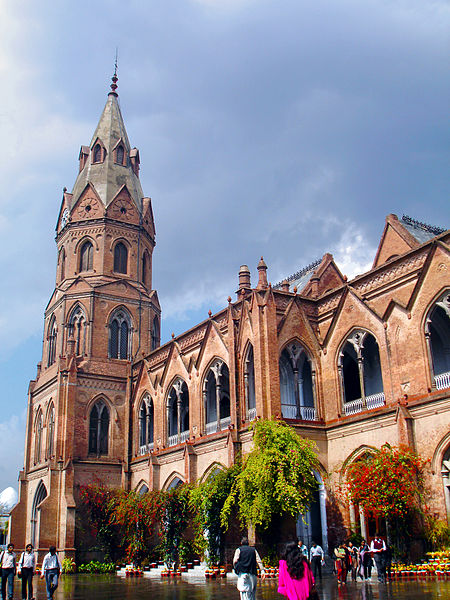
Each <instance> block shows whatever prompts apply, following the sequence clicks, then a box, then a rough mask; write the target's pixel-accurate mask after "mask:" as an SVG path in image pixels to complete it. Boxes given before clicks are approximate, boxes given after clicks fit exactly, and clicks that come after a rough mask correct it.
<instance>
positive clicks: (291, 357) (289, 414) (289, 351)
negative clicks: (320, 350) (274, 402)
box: [279, 341, 318, 421]
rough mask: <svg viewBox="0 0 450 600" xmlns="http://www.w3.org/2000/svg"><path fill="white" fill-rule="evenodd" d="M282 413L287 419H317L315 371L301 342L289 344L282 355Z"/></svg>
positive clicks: (280, 364)
mask: <svg viewBox="0 0 450 600" xmlns="http://www.w3.org/2000/svg"><path fill="white" fill-rule="evenodd" d="M279 368H280V397H281V414H282V416H283V417H284V418H285V419H297V420H302V421H316V420H317V418H318V416H317V409H316V401H315V371H314V370H313V368H312V366H311V359H310V356H309V354H308V352H307V351H306V350H305V348H304V347H303V346H302V345H301V344H300V343H299V342H296V341H294V342H291V343H290V344H288V345H287V346H286V347H285V348H284V349H283V351H282V352H281V355H280V362H279Z"/></svg>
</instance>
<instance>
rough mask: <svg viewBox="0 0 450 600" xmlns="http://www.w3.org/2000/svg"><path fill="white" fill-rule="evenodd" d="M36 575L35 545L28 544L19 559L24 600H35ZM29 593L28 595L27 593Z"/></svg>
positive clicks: (19, 572) (19, 573) (18, 570)
mask: <svg viewBox="0 0 450 600" xmlns="http://www.w3.org/2000/svg"><path fill="white" fill-rule="evenodd" d="M35 573H36V555H35V553H34V552H33V545H32V544H27V546H26V548H25V552H22V555H21V557H20V559H19V565H18V569H17V575H18V577H21V578H22V600H33V575H34V574H35ZM27 592H28V593H27Z"/></svg>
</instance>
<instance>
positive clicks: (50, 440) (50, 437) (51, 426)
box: [47, 406, 55, 458]
mask: <svg viewBox="0 0 450 600" xmlns="http://www.w3.org/2000/svg"><path fill="white" fill-rule="evenodd" d="M54 435H55V408H54V406H52V407H51V408H50V411H49V413H48V420H47V458H51V457H52V456H53V454H54V449H53V445H54Z"/></svg>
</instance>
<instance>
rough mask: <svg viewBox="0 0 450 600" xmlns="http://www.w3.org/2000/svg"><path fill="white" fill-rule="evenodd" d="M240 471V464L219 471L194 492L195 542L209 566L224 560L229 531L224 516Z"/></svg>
mask: <svg viewBox="0 0 450 600" xmlns="http://www.w3.org/2000/svg"><path fill="white" fill-rule="evenodd" d="M240 469H241V466H240V464H239V463H237V464H235V465H233V466H232V467H230V468H228V469H223V470H222V469H220V470H219V469H218V470H217V471H215V472H214V473H212V474H211V475H210V476H209V477H208V478H207V479H206V480H205V481H204V482H201V483H199V484H198V485H197V486H196V487H195V488H192V491H191V496H190V507H191V511H192V513H193V515H194V528H195V542H196V546H197V548H198V550H199V551H200V552H201V554H203V556H204V557H205V559H206V561H207V562H208V564H216V563H217V562H218V561H219V560H220V547H221V541H222V536H223V533H224V530H225V529H226V527H225V526H224V525H223V523H221V518H220V513H221V511H222V508H223V505H224V503H225V501H226V499H227V498H228V495H229V494H230V492H231V489H232V487H233V484H234V482H235V480H236V477H237V475H238V473H239V472H240Z"/></svg>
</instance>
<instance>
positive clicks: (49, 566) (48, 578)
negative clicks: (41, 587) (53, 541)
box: [41, 546, 62, 600]
mask: <svg viewBox="0 0 450 600" xmlns="http://www.w3.org/2000/svg"><path fill="white" fill-rule="evenodd" d="M61 568H62V567H61V562H60V560H59V556H58V555H57V554H56V547H55V546H50V548H49V552H48V554H46V555H45V556H44V560H43V561H42V573H41V579H44V577H45V585H46V588H47V600H52V598H53V594H54V593H55V591H56V588H57V587H58V578H59V574H60V573H61Z"/></svg>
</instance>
